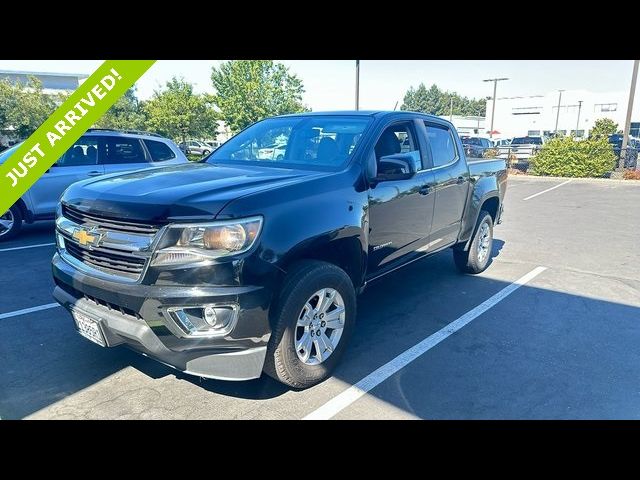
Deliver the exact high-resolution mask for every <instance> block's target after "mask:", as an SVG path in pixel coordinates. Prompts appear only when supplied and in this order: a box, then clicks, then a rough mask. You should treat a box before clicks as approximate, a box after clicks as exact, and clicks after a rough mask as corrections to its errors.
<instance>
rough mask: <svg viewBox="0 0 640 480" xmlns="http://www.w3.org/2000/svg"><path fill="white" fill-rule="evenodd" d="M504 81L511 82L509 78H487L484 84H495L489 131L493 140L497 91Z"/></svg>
mask: <svg viewBox="0 0 640 480" xmlns="http://www.w3.org/2000/svg"><path fill="white" fill-rule="evenodd" d="M502 80H509V79H508V78H487V79H485V80H483V82H493V104H492V105H491V130H490V131H489V138H493V120H494V118H495V113H496V90H497V87H498V82H501V81H502Z"/></svg>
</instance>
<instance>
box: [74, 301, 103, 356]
mask: <svg viewBox="0 0 640 480" xmlns="http://www.w3.org/2000/svg"><path fill="white" fill-rule="evenodd" d="M71 314H72V315H73V319H74V320H75V322H76V326H77V327H78V332H79V333H80V335H82V336H83V337H85V338H87V339H89V340H91V341H92V342H94V343H97V344H98V345H100V346H102V347H106V346H107V344H106V342H105V341H104V336H103V335H102V331H101V330H100V327H99V326H98V322H96V321H95V320H94V319H92V318H90V317H88V316H86V315H85V314H84V313H82V312H79V311H77V310H73V311H72V312H71Z"/></svg>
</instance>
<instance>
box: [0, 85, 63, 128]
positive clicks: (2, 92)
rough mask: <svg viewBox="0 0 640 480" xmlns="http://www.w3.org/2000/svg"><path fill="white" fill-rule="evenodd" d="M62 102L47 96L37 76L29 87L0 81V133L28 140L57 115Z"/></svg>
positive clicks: (54, 97)
mask: <svg viewBox="0 0 640 480" xmlns="http://www.w3.org/2000/svg"><path fill="white" fill-rule="evenodd" d="M60 100H61V98H60V97H59V96H58V95H48V94H46V93H44V91H43V90H42V83H41V82H40V81H39V80H38V79H37V78H35V77H29V79H28V81H27V84H26V85H24V84H22V83H16V84H12V83H10V82H9V81H8V80H0V130H11V131H13V134H14V135H15V136H16V137H18V138H26V137H28V136H29V135H31V134H32V133H33V132H35V131H36V130H37V129H38V127H39V126H40V125H42V124H43V123H44V121H45V120H46V119H47V118H48V117H49V116H50V115H51V114H52V113H53V112H54V110H55V109H56V106H57V104H58V103H60Z"/></svg>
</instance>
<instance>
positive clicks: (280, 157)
mask: <svg viewBox="0 0 640 480" xmlns="http://www.w3.org/2000/svg"><path fill="white" fill-rule="evenodd" d="M276 160H277V161H279V162H281V161H282V160H284V155H282V154H280V155H278V156H277V157H276Z"/></svg>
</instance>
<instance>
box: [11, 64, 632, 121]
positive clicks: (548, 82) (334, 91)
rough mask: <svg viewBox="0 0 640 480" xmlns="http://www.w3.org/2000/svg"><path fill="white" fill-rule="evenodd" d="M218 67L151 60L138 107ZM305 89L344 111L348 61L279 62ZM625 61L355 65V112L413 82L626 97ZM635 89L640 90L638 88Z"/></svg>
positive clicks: (50, 68) (351, 68) (312, 102)
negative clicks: (176, 82)
mask: <svg viewBox="0 0 640 480" xmlns="http://www.w3.org/2000/svg"><path fill="white" fill-rule="evenodd" d="M220 62H221V61H220V60H159V61H158V62H156V64H155V65H154V66H153V67H151V69H149V71H148V72H147V73H146V74H145V75H144V76H143V77H142V78H141V79H140V80H139V81H138V83H137V94H138V97H139V98H141V99H147V98H149V97H150V96H152V95H153V91H154V90H156V89H158V88H160V87H161V86H162V85H164V83H165V82H166V81H167V80H169V79H171V77H172V76H174V75H176V76H182V77H184V79H185V80H187V81H189V82H191V83H193V84H194V86H195V90H196V91H197V92H212V86H211V80H210V74H211V67H212V66H214V65H219V64H220ZM281 62H282V63H284V64H285V65H286V66H287V67H289V70H290V72H292V73H295V74H296V75H298V76H299V77H300V78H301V79H302V81H303V83H304V87H305V93H304V97H303V100H304V103H305V104H306V105H307V106H309V107H311V108H312V109H313V110H316V111H319V110H345V109H352V108H353V107H354V102H355V93H354V92H355V61H354V60H281ZM100 63H101V60H0V69H1V70H31V71H45V72H64V73H86V74H90V73H91V72H92V71H93V70H95V68H97V67H98V65H100ZM632 68H633V61H632V60H362V61H361V62H360V108H361V109H382V110H393V108H394V106H395V104H396V102H398V107H400V105H401V104H402V98H403V96H404V93H405V91H406V90H407V89H408V88H409V87H411V86H417V85H418V84H420V83H421V82H423V83H425V84H426V85H427V87H428V86H430V85H431V84H433V83H435V84H436V85H438V86H439V87H440V88H441V89H443V90H450V91H455V92H458V93H459V94H461V95H464V96H468V97H474V98H484V97H487V96H490V95H492V88H493V87H492V86H493V84H492V83H485V82H483V81H482V80H483V79H486V78H494V77H508V78H509V80H507V81H504V82H500V83H499V84H498V94H497V97H498V98H500V97H503V96H505V97H509V96H528V95H543V94H546V93H549V92H551V91H555V90H558V89H564V90H577V89H585V90H591V91H594V92H615V91H628V90H629V86H630V83H631V72H632ZM639 89H640V87H639ZM638 117H640V91H639V92H637V94H636V96H635V104H634V117H633V118H634V120H635V119H637V118H638Z"/></svg>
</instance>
